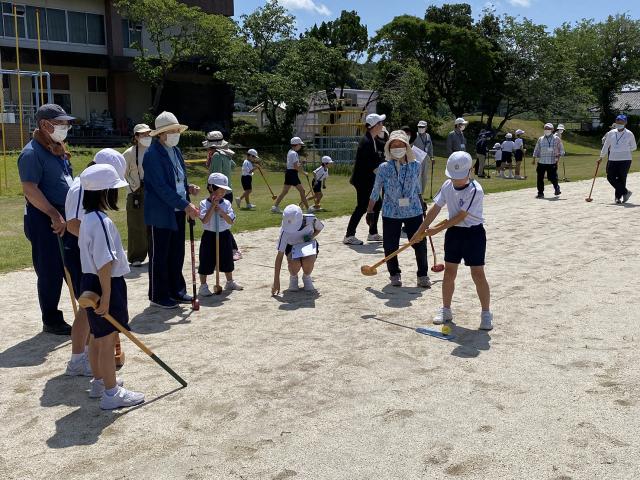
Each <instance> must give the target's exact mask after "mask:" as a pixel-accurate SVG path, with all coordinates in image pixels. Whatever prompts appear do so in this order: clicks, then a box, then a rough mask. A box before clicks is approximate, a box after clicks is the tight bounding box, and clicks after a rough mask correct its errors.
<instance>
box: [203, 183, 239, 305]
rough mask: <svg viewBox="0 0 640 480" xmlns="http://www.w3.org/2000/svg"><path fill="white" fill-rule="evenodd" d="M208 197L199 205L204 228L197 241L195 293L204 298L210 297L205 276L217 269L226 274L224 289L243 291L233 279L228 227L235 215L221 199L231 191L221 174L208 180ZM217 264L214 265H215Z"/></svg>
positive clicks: (224, 200) (231, 208) (226, 202)
mask: <svg viewBox="0 0 640 480" xmlns="http://www.w3.org/2000/svg"><path fill="white" fill-rule="evenodd" d="M207 190H208V191H209V197H208V198H206V199H204V200H202V201H201V202H200V220H201V221H202V225H203V227H204V231H203V232H202V239H201V240H200V265H199V266H198V274H199V275H200V289H199V290H198V294H199V295H200V296H203V297H209V296H211V295H213V293H212V292H211V290H209V285H207V275H211V274H213V273H214V272H215V270H216V266H217V267H218V270H219V271H220V272H223V273H224V274H225V277H226V279H227V283H226V284H225V286H224V288H225V290H242V289H243V287H242V286H241V285H239V284H238V283H236V282H235V281H234V280H233V270H234V262H233V240H232V238H231V226H232V225H233V223H234V222H235V219H236V215H235V213H234V212H233V207H232V206H231V202H230V201H229V200H227V199H225V198H224V197H225V196H226V195H227V194H228V193H229V192H231V188H229V180H228V179H227V176H226V175H223V174H222V173H212V174H211V175H209V179H208V181H207ZM218 241H219V242H220V245H219V247H218V248H219V254H220V255H219V257H220V258H216V243H217V242H218ZM218 261H219V262H220V263H219V264H217V262H218Z"/></svg>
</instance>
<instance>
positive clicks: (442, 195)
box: [411, 152, 493, 330]
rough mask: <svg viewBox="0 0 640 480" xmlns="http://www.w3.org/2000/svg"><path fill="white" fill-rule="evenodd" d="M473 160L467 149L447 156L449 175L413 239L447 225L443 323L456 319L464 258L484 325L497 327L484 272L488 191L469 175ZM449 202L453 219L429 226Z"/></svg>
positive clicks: (440, 314)
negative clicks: (454, 310) (458, 277)
mask: <svg viewBox="0 0 640 480" xmlns="http://www.w3.org/2000/svg"><path fill="white" fill-rule="evenodd" d="M471 166H472V160H471V155H469V154H468V153H466V152H454V153H452V154H451V156H450V157H449V159H448V160H447V170H446V172H445V173H446V175H447V177H449V180H447V181H446V182H444V184H443V185H442V187H441V188H440V191H439V192H438V194H437V195H436V196H435V198H434V199H433V201H434V205H433V207H431V209H430V210H429V211H428V212H427V216H426V217H425V219H424V222H422V225H420V228H419V229H418V231H417V232H416V234H415V235H414V236H413V238H412V239H411V241H412V242H413V241H416V242H417V241H419V240H420V239H421V238H423V236H424V235H427V236H432V235H435V234H436V233H438V232H440V231H442V230H443V229H445V228H447V233H446V234H445V237H444V261H445V269H444V278H443V281H442V308H440V310H439V312H438V314H437V315H436V316H435V317H434V319H433V323H435V324H437V325H439V324H443V323H446V322H451V321H452V320H453V313H452V311H451V300H452V299H453V291H454V289H455V280H456V275H457V273H458V266H459V264H460V261H461V260H463V259H464V263H465V265H466V266H468V267H470V268H471V278H472V279H473V283H475V285H476V292H477V293H478V298H479V299H480V304H481V305H482V312H481V314H480V329H481V330H491V329H492V328H493V314H492V313H491V310H490V308H489V302H490V290H489V284H488V283H487V279H486V277H485V274H484V264H485V252H486V247H487V237H486V233H485V230H484V226H483V218H482V202H483V198H484V192H483V190H482V187H481V186H480V184H479V183H478V182H477V181H475V180H470V179H469V174H470V171H471ZM445 205H446V206H447V210H448V212H449V220H448V221H447V222H445V223H444V224H439V225H438V226H436V227H433V228H429V225H431V222H433V220H434V219H435V218H436V217H437V216H438V213H440V210H441V209H442V207H444V206H445Z"/></svg>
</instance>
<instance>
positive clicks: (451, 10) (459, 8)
mask: <svg viewBox="0 0 640 480" xmlns="http://www.w3.org/2000/svg"><path fill="white" fill-rule="evenodd" d="M424 19H425V20H426V21H427V22H432V23H442V24H447V25H453V26H454V27H459V28H466V29H467V30H471V27H472V25H473V17H472V16H471V5H469V4H468V3H455V4H448V3H445V4H444V5H442V6H441V7H437V6H435V5H430V6H429V7H428V8H427V11H426V13H425V15H424Z"/></svg>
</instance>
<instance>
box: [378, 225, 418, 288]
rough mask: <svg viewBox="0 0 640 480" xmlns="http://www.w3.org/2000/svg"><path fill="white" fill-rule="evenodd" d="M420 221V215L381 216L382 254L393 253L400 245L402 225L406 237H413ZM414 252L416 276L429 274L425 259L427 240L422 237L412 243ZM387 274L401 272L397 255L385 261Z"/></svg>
mask: <svg viewBox="0 0 640 480" xmlns="http://www.w3.org/2000/svg"><path fill="white" fill-rule="evenodd" d="M421 223H422V215H418V216H417V217H411V218H387V217H382V229H383V231H384V239H383V241H382V245H383V247H384V255H385V256H387V255H389V254H390V253H393V252H394V251H396V250H397V249H398V247H399V246H400V232H401V230H402V225H404V227H405V229H406V231H407V238H411V237H413V235H414V234H415V233H416V232H417V231H418V228H419V227H420V224H421ZM413 250H414V252H415V254H416V265H417V266H418V277H426V276H427V275H429V262H428V259H427V241H426V239H423V240H422V241H421V242H418V243H416V244H414V245H413ZM387 269H388V270H389V275H398V274H400V273H401V270H400V265H399V264H398V257H397V256H395V257H393V258H392V259H391V260H389V261H388V262H387Z"/></svg>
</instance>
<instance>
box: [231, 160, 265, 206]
mask: <svg viewBox="0 0 640 480" xmlns="http://www.w3.org/2000/svg"><path fill="white" fill-rule="evenodd" d="M259 160H260V157H259V156H258V152H257V151H256V150H254V149H253V148H250V149H249V150H248V151H247V158H245V160H244V162H242V175H241V177H240V183H241V184H242V189H243V190H244V192H242V195H240V196H239V197H236V205H238V208H240V205H241V203H242V200H243V199H244V200H245V201H246V202H247V208H248V209H249V210H253V209H254V208H256V206H255V205H253V204H252V203H251V200H250V199H249V195H251V191H252V190H253V185H252V183H253V172H254V171H255V170H256V168H257V167H256V164H258V163H259Z"/></svg>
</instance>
